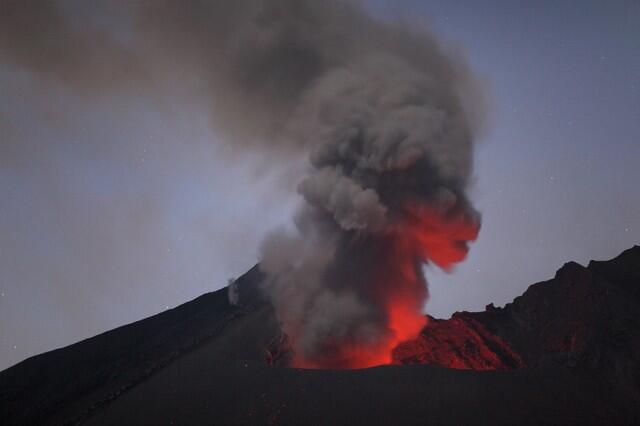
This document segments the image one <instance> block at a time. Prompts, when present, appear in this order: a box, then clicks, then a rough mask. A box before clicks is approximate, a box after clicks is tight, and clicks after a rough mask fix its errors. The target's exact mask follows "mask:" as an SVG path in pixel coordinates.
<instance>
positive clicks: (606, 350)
mask: <svg viewBox="0 0 640 426" xmlns="http://www.w3.org/2000/svg"><path fill="white" fill-rule="evenodd" d="M263 279H264V276H263V274H262V272H261V271H260V269H259V267H258V266H255V267H254V268H252V269H251V270H249V271H248V272H247V273H246V274H245V275H243V276H242V277H240V278H238V279H237V280H236V282H235V283H233V284H232V286H231V287H230V288H229V289H222V290H218V291H216V292H212V293H208V294H205V295H203V296H200V297H199V298H197V299H195V300H192V301H191V302H188V303H185V304H183V305H180V306H178V307H176V308H174V309H171V310H168V311H165V312H162V313H160V314H158V315H155V316H152V317H150V318H147V319H144V320H141V321H138V322H135V323H132V324H129V325H126V326H123V327H120V328H117V329H114V330H111V331H108V332H106V333H103V334H100V335H98V336H95V337H92V338H90V339H87V340H84V341H81V342H78V343H76V344H73V345H71V346H68V347H65V348H62V349H57V350H54V351H51V352H48V353H44V354H42V355H38V356H35V357H32V358H29V359H27V360H25V361H23V362H21V363H19V364H17V365H15V366H13V367H11V368H9V369H7V370H4V371H2V372H0V420H2V424H4V425H27V424H28V425H32V424H96V425H99V424H172V423H173V424H202V423H206V424H211V423H213V424H300V423H303V422H304V423H305V424H352V423H353V419H354V418H358V419H360V421H361V422H363V423H369V424H418V423H419V424H424V423H432V424H461V423H464V424H540V423H546V424H561V423H562V424H631V423H637V422H639V421H640V410H639V409H638V408H637V407H639V406H640V316H639V315H638V314H639V313H640V246H635V247H633V248H631V249H629V250H626V251H625V252H623V253H622V254H620V255H619V256H618V257H616V258H614V259H612V260H609V261H592V262H590V263H589V265H588V266H587V267H584V266H581V265H579V264H577V263H574V262H569V263H567V264H565V265H564V266H563V267H562V268H560V270H558V272H557V273H556V275H555V277H554V278H553V279H550V280H548V281H545V282H540V283H537V284H533V285H531V286H530V287H529V288H528V289H527V291H526V292H525V293H524V294H523V295H521V296H519V297H517V298H516V299H515V300H514V301H513V302H512V303H509V304H507V305H506V306H504V307H502V308H498V307H494V306H493V305H488V306H487V308H486V310H485V311H483V312H458V313H455V314H454V315H453V316H452V317H451V318H450V319H446V320H441V319H435V318H431V317H429V318H428V322H427V325H426V326H425V328H424V329H423V330H422V332H421V334H420V336H419V337H418V338H417V339H415V340H412V341H408V342H404V343H402V344H400V345H399V346H398V347H396V348H395V350H394V352H393V364H392V365H387V366H381V367H376V368H369V369H363V370H305V369H295V368H288V366H289V363H290V361H291V358H292V355H293V354H292V353H291V349H290V346H289V343H288V340H287V336H286V335H285V334H284V333H283V332H282V330H281V328H280V326H279V324H278V321H277V319H276V317H275V314H274V309H273V307H272V306H271V304H270V303H269V301H268V299H267V298H265V297H264V296H263V295H262V293H261V292H260V283H261V281H262V280H263ZM229 293H231V294H229ZM230 295H231V296H232V297H229V296H230ZM230 300H231V302H233V303H231V302H230ZM355 416H357V417H355Z"/></svg>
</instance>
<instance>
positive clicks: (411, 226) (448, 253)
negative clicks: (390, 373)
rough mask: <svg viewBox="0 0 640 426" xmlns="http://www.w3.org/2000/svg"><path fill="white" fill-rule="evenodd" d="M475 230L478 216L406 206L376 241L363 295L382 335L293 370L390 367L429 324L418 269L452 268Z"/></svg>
mask: <svg viewBox="0 0 640 426" xmlns="http://www.w3.org/2000/svg"><path fill="white" fill-rule="evenodd" d="M478 231H479V222H478V221H477V220H476V218H475V217H470V216H468V215H465V214H464V213H455V214H451V213H450V212H449V213H440V212H438V211H437V210H435V209H429V208H425V207H419V208H418V207H413V206H412V207H410V208H409V209H408V214H407V217H406V220H404V221H403V223H402V224H401V225H400V226H397V227H395V228H394V229H392V230H391V231H390V232H388V233H387V234H385V235H384V236H382V237H380V239H381V241H382V244H381V246H382V247H383V248H382V249H380V250H379V251H377V252H375V255H374V256H372V261H371V271H370V272H368V275H369V276H370V277H369V278H368V279H369V280H370V282H368V283H367V286H368V287H367V297H369V298H371V300H372V303H373V304H375V306H377V307H379V308H380V310H381V311H383V315H384V322H385V326H384V329H385V330H384V331H385V332H384V333H383V335H382V336H377V338H376V339H373V340H372V341H366V342H357V343H353V342H344V341H336V342H335V344H332V343H330V344H329V348H330V350H329V351H324V352H323V355H322V357H320V358H316V359H313V360H306V359H302V358H301V357H295V358H294V366H296V367H300V368H332V369H340V368H347V369H353V368H366V367H373V366H377V365H384V364H390V363H392V362H393V356H392V353H393V351H394V349H395V348H396V347H397V346H398V345H400V344H401V343H403V342H406V341H411V340H414V339H416V338H417V337H418V336H419V335H420V332H421V331H422V329H423V328H424V327H425V326H426V325H427V317H426V316H425V315H424V314H423V312H422V309H423V307H424V304H425V302H426V299H427V297H428V293H427V287H426V281H425V279H424V276H423V274H422V265H423V264H425V263H429V262H433V263H434V264H436V265H438V266H439V267H441V268H442V269H445V270H450V269H451V267H452V266H453V265H454V264H455V263H457V262H460V261H461V260H463V259H464V258H465V256H466V254H467V251H468V247H467V243H468V242H470V241H473V240H475V239H476V237H477V235H478ZM378 242H380V241H378ZM369 293H371V294H372V295H373V296H372V295H371V294H369ZM327 353H329V355H327Z"/></svg>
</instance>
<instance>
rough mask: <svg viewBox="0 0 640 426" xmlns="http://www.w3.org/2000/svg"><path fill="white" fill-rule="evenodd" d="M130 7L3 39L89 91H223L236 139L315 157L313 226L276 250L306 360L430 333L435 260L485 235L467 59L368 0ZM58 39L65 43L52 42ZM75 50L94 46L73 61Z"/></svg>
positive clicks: (457, 256)
mask: <svg viewBox="0 0 640 426" xmlns="http://www.w3.org/2000/svg"><path fill="white" fill-rule="evenodd" d="M10 3H12V4H14V5H18V4H20V2H15V1H14V2H10ZM25 3H26V2H25ZM54 3H55V2H43V4H46V5H47V7H50V8H52V7H53V6H52V5H53V4H54ZM114 7H120V8H122V9H125V10H128V11H129V12H130V16H131V19H130V20H128V19H123V20H122V21H121V25H122V26H121V28H120V30H118V31H115V32H114V31H112V32H111V36H110V37H108V36H107V35H105V34H104V32H102V31H98V30H94V31H93V32H91V34H90V35H89V36H88V35H87V32H86V31H85V32H83V33H82V35H83V36H82V37H78V36H75V34H76V32H74V31H72V30H68V29H67V30H60V29H59V27H60V26H61V25H62V24H61V22H60V21H59V20H55V21H51V20H46V19H43V17H42V16H40V15H41V14H43V13H45V12H47V11H48V13H49V14H50V15H51V16H56V19H58V15H57V14H54V13H53V9H52V10H48V9H47V10H45V11H40V12H41V13H40V14H39V15H37V16H36V17H37V18H38V21H43V22H46V23H47V25H44V26H43V28H44V29H45V30H46V31H45V34H44V36H45V38H44V39H43V38H38V36H34V35H32V33H31V32H28V34H27V33H25V34H27V35H28V36H25V37H22V38H21V39H22V40H23V43H20V44H16V43H14V42H13V41H12V40H9V39H7V37H6V35H5V34H3V33H2V32H0V35H2V39H1V43H0V48H2V49H3V50H4V51H5V52H7V53H8V55H9V56H10V57H11V58H12V60H14V61H15V62H16V63H18V64H20V65H22V66H31V67H37V69H38V70H39V71H40V72H42V73H48V74H50V75H51V76H52V77H53V78H58V79H63V80H65V81H66V82H67V83H68V84H70V85H73V84H76V83H78V84H79V85H81V88H82V89H86V87H87V86H92V87H94V88H96V91H98V92H99V91H100V90H104V88H105V87H106V88H109V89H111V88H113V87H114V86H117V85H118V84H117V83H118V82H119V81H121V83H122V86H123V87H126V86H127V85H130V84H131V83H132V82H135V86H136V88H138V89H142V90H151V89H153V90H156V89H157V88H158V87H163V86H162V85H163V84H164V85H167V82H170V83H171V84H172V85H173V84H174V83H176V82H178V83H181V84H182V86H184V87H187V88H189V89H190V90H192V92H193V93H198V95H199V96H201V97H202V98H203V99H206V102H207V106H208V107H209V108H210V109H211V117H212V122H213V124H214V126H215V128H216V130H217V131H218V132H219V133H220V134H222V135H223V136H224V139H225V140H226V141H227V142H229V144H230V145H231V146H232V147H234V148H237V149H239V150H241V151H246V150H249V151H252V152H259V153H261V154H262V155H263V156H264V158H265V161H267V162H268V164H272V165H273V167H274V168H280V167H283V165H286V164H296V159H298V158H301V157H306V158H307V159H308V163H307V164H308V165H307V167H306V169H305V172H304V176H302V177H301V179H300V181H299V183H298V185H297V188H298V192H299V193H300V195H301V196H302V199H303V202H302V203H301V207H300V209H299V211H298V213H297V214H296V217H295V225H296V229H295V230H293V231H286V230H282V231H275V232H273V233H272V234H271V235H269V236H268V237H267V238H266V240H265V241H264V244H263V246H262V260H261V268H262V269H263V271H264V272H265V273H266V275H267V281H266V284H265V286H264V288H265V290H266V291H267V293H268V294H269V296H270V298H271V300H272V302H273V304H274V306H275V309H276V313H277V315H278V317H279V319H280V321H281V322H282V324H283V328H284V331H285V333H286V334H287V335H288V336H289V338H290V341H291V344H292V346H293V350H294V352H295V363H296V365H299V366H308V367H338V368H350V367H364V366H370V365H376V364H382V363H387V362H390V361H391V350H392V349H393V347H394V346H395V345H397V344H398V343H399V342H400V341H403V340H407V339H410V338H412V337H415V336H416V335H417V333H418V332H419V331H420V330H421V328H422V327H423V326H424V322H425V319H424V316H423V315H422V308H423V306H424V303H425V302H426V299H427V297H428V292H427V286H426V281H425V278H424V276H423V273H422V266H423V265H424V264H425V263H430V262H431V263H434V264H436V265H438V266H440V267H442V268H444V269H448V268H450V267H451V266H452V265H453V264H454V263H456V262H459V261H461V260H462V259H463V258H464V257H465V255H466V252H467V243H468V242H469V241H473V240H474V239H475V238H476V236H477V233H478V229H479V215H478V214H477V212H476V211H475V210H474V208H473V206H472V205H471V203H470V201H469V199H468V197H467V196H466V193H465V190H466V187H467V185H468V182H469V179H470V176H471V173H472V162H473V139H474V132H476V131H477V130H478V128H479V127H480V125H481V124H482V123H481V122H482V112H483V111H482V108H481V106H482V99H481V96H479V94H480V92H481V91H480V90H479V89H478V86H477V85H476V83H475V81H474V79H473V76H472V75H471V73H470V72H469V70H468V68H467V67H466V65H465V64H464V61H462V60H461V59H460V58H459V57H457V56H456V55H453V54H450V53H447V52H446V51H445V50H444V49H443V48H442V47H441V45H440V44H439V42H438V41H437V40H436V39H435V37H434V36H433V35H432V34H430V33H429V32H428V31H426V30H425V29H422V28H417V27H415V26H411V25H403V24H401V23H388V22H383V21H380V20H377V19H374V18H373V17H371V16H369V15H368V14H367V13H366V11H365V10H364V8H363V7H362V6H361V5H360V4H359V3H352V2H346V1H323V2H317V1H312V0H273V1H259V0H239V1H234V2H223V1H204V0H200V1H196V0H194V1H190V2H180V1H161V0H158V1H138V2H132V3H122V4H117V6H114ZM14 8H15V9H16V10H18V9H20V8H19V7H18V6H15V7H14ZM18 12H19V10H18ZM18 12H16V13H18ZM116 16H120V15H117V14H116ZM13 21H16V19H13ZM17 21H18V23H20V25H22V27H20V28H23V27H24V25H25V24H24V22H20V20H17ZM1 23H2V22H0V24H1ZM20 28H17V29H15V31H14V33H16V32H18V33H19V32H20V31H23V32H24V31H26V30H24V29H20ZM69 28H73V26H71V27H69ZM5 33H6V31H5ZM52 34H53V35H54V36H55V35H56V34H63V35H64V37H62V38H58V39H57V40H58V43H54V44H51V43H48V42H46V37H49V39H50V38H51V35H52ZM87 37H89V39H87ZM65 43H67V44H70V45H71V46H79V50H78V49H75V50H74V51H75V52H76V54H75V55H67V49H66V47H69V46H65ZM94 48H95V49H94ZM83 52H84V53H83ZM78 55H79V56H78ZM40 61H44V64H45V65H46V66H45V65H41V64H40ZM79 62H83V63H85V64H87V65H88V68H87V67H77V66H76V65H77V64H78V63H79ZM67 70H73V75H74V76H76V77H74V78H73V79H69V78H68V76H69V72H70V71H69V72H68V71H67ZM83 70H84V71H83ZM92 70H93V71H92ZM87 74H89V75H94V74H95V75H97V76H98V78H96V79H94V80H91V79H90V78H87ZM83 76H84V77H83Z"/></svg>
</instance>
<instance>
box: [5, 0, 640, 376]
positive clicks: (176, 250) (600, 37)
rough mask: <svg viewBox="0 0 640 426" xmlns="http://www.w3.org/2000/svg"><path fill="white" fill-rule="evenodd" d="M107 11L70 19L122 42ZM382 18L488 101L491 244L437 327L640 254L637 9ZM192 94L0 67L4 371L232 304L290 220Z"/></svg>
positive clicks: (277, 193)
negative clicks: (211, 301) (204, 304)
mask: <svg viewBox="0 0 640 426" xmlns="http://www.w3.org/2000/svg"><path fill="white" fill-rule="evenodd" d="M107 3H108V2H95V3H92V2H81V1H66V2H62V4H63V10H64V11H65V12H64V13H66V14H68V15H69V16H71V17H72V18H73V20H75V21H78V22H85V21H88V22H90V23H91V25H94V26H99V27H104V28H105V29H107V30H109V29H110V26H111V25H113V22H115V21H118V20H121V19H126V17H125V18H123V17H122V16H120V15H118V13H117V12H113V11H111V10H110V9H109V8H108V7H105V4H107ZM367 7H369V8H370V9H371V12H372V13H373V14H375V15H378V16H384V17H386V18H387V19H407V18H406V17H407V16H409V17H410V19H411V20H413V21H417V22H422V23H424V25H427V26H428V27H430V28H431V29H432V30H433V32H435V33H436V34H437V35H438V36H439V37H440V38H441V40H442V41H443V42H444V43H445V45H447V46H449V47H450V48H451V49H457V50H460V51H462V52H464V53H465V54H466V56H467V58H468V61H469V63H470V64H471V66H472V67H473V69H474V71H475V72H476V73H477V74H478V75H479V76H480V77H481V79H482V80H483V81H484V82H485V86H486V88H487V92H488V94H489V102H490V106H491V111H490V114H489V126H488V127H487V129H486V130H485V131H484V133H483V134H482V135H481V138H480V141H478V143H477V145H476V160H475V173H474V175H475V179H474V180H475V183H474V185H473V187H472V189H471V197H472V198H473V200H474V202H475V205H476V206H477V208H478V209H479V210H480V212H481V213H482V220H483V223H482V229H481V232H480V237H479V239H478V241H477V242H476V243H475V244H473V245H472V247H471V251H470V254H469V257H468V259H467V260H466V261H465V262H464V263H462V264H461V265H460V266H459V267H457V269H456V270H455V271H454V272H453V273H452V274H445V273H443V272H441V271H438V270H436V269H434V268H431V267H427V278H428V280H429V282H430V292H431V298H430V300H429V302H428V304H427V306H426V312H428V313H429V314H431V315H433V316H436V317H448V316H449V315H450V314H451V313H452V312H454V311H457V310H481V309H484V306H485V305H486V304H488V303H491V302H494V303H495V304H496V305H503V304H504V303H507V302H509V301H511V300H512V299H513V298H514V297H515V296H518V295H519V294H521V293H522V292H523V291H524V290H525V289H526V287H527V286H528V285H530V284H532V283H534V282H537V281H541V280H545V279H547V278H551V277H552V276H553V274H554V273H555V271H556V269H558V268H559V267H560V266H562V264H563V263H565V262H567V261H569V260H575V261H578V262H580V263H583V264H585V263H587V262H588V261H589V260H590V259H608V258H611V257H613V256H615V255H617V254H619V253H620V252H621V251H622V250H624V249H626V248H629V247H631V246H633V245H634V244H638V243H640V190H639V189H638V183H639V182H640V141H639V140H638V138H639V137H640V25H638V22H640V3H639V2H637V1H634V0H630V1H622V0H620V1H615V2H608V1H584V2H570V1H565V2H552V1H535V2H534V1H531V2H513V1H485V2H477V1H458V2H448V1H431V2H418V1H414V2H410V1H393V2H392V1H375V2H369V4H368V5H367ZM2 12H3V11H2V5H0V15H1V14H2ZM75 21H74V22H75ZM34 31H35V30H34ZM117 33H118V36H119V37H122V39H124V40H127V38H128V37H132V35H131V34H127V32H126V31H120V30H118V31H117ZM1 36H5V37H6V32H5V33H0V37H1ZM2 46H3V44H2V43H0V51H1V49H2ZM5 48H6V46H5ZM178 70H179V68H178ZM141 78H144V76H142V77H141ZM181 79H182V81H183V82H184V84H183V86H184V87H182V86H181V87H174V86H172V85H165V86H160V87H159V89H158V90H157V91H156V92H152V93H150V92H148V91H141V90H135V88H134V89H132V90H129V89H126V90H115V91H105V92H104V93H98V94H96V93H88V92H87V91H84V90H77V88H75V89H72V88H71V87H70V86H69V84H67V82H66V81H65V80H64V78H63V79H56V78H51V77H50V76H48V75H44V73H40V72H38V66H37V64H36V66H32V67H29V68H28V67H25V66H24V64H21V63H18V62H15V61H12V60H10V59H7V57H5V56H3V55H2V56H0V132H1V133H0V200H1V204H0V369H2V368H5V367H8V366H10V365H12V364H14V363H16V362H19V361H21V360H22V359H24V358H26V357H28V356H31V355H35V354H37V353H40V352H43V351H46V350H51V349H54V348H58V347H61V346H64V345H67V344H70V343H73V342H75V341H78V340H80V339H83V338H87V337H90V336H93V335H95V334H97V333H100V332H102V331H106V330H108V329H111V328H113V327H116V326H119V325H123V324H126V323H129V322H131V321H135V320H138V319H141V318H144V317H146V316H149V315H152V314H155V313H157V312H160V311H162V310H165V309H168V308H171V307H174V306H176V305H179V304H181V303H184V302H186V301H188V300H190V299H192V298H194V297H197V296H199V295H200V294H202V293H204V292H207V291H212V290H216V289H218V288H221V287H223V286H224V285H226V283H227V281H228V279H230V278H232V277H237V276H239V275H241V274H242V273H243V272H245V271H246V270H248V269H249V268H250V267H251V266H253V265H254V264H255V263H256V262H257V261H258V250H259V245H260V242H261V240H262V239H263V237H264V235H265V233H267V232H268V231H269V230H271V229H273V228H274V227H277V226H284V225H287V224H288V223H289V222H290V217H291V212H292V210H293V206H294V204H295V202H296V196H295V195H294V194H293V193H291V192H290V191H289V190H288V189H289V188H290V187H291V186H292V185H293V183H291V182H290V179H291V177H290V176H289V175H287V174H286V173H285V171H282V170H279V169H278V168H277V167H278V164H275V165H274V164H272V163H270V162H269V161H265V160H268V159H264V158H258V157H259V156H258V155H252V154H250V153H249V154H246V153H245V154H238V153H236V152H233V150H231V149H230V148H229V146H228V145H225V144H224V143H221V141H220V139H221V138H220V136H219V135H216V132H215V129H213V128H212V126H211V122H210V120H209V119H208V114H209V111H207V110H206V108H205V107H204V101H203V100H202V99H201V97H199V96H197V94H194V91H193V90H190V87H189V86H190V80H189V78H188V76H184V77H181ZM178 80H180V78H179V79H178Z"/></svg>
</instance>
